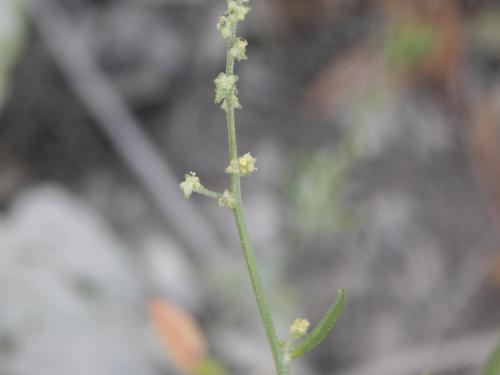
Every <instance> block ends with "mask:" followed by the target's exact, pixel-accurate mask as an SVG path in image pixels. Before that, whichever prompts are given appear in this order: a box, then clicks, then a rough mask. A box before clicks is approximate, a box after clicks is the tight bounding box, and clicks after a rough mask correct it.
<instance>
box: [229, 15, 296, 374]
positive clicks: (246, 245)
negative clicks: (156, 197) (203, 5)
mask: <svg viewBox="0 0 500 375" xmlns="http://www.w3.org/2000/svg"><path fill="white" fill-rule="evenodd" d="M235 39H236V23H234V24H232V25H231V36H230V37H229V38H228V50H227V60H226V74H227V75H232V74H234V63H235V59H234V57H233V56H231V54H230V53H229V49H230V48H231V46H232V44H233V43H234V41H235ZM226 105H227V108H226V120H227V136H228V150H229V161H230V162H231V161H234V160H237V159H238V145H237V141H236V127H235V116H234V95H228V97H227V98H226ZM240 178H241V177H240V174H238V173H232V174H231V194H232V196H233V198H234V200H235V206H234V208H233V213H234V218H235V221H236V226H237V228H238V235H239V237H240V243H241V247H242V249H243V254H244V256H245V260H246V263H247V268H248V273H249V276H250V281H251V284H252V289H253V292H254V294H255V298H256V300H257V306H258V308H259V313H260V317H261V319H262V323H263V325H264V329H265V331H266V336H267V340H268V341H269V345H270V347H271V351H272V355H273V359H274V362H275V366H276V371H277V373H278V375H287V374H288V373H289V371H288V366H287V364H286V363H285V359H284V355H283V352H282V349H281V348H280V345H279V341H278V337H277V336H276V330H275V328H274V323H273V319H272V317H271V313H270V310H269V305H268V302H267V299H266V296H265V293H264V286H263V284H262V281H261V278H260V275H259V272H258V268H257V262H256V259H255V253H254V251H253V248H252V245H251V242H250V237H249V234H248V229H247V226H246V222H245V215H244V213H243V205H242V200H241V183H240Z"/></svg>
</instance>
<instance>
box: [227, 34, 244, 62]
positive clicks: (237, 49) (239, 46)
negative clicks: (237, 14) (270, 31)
mask: <svg viewBox="0 0 500 375" xmlns="http://www.w3.org/2000/svg"><path fill="white" fill-rule="evenodd" d="M247 46H248V42H247V41H246V40H245V39H243V38H237V39H236V40H235V41H234V43H233V45H232V47H231V48H230V49H229V54H230V55H231V56H232V57H234V58H235V59H236V61H243V60H247V59H248V57H247V55H246V50H247Z"/></svg>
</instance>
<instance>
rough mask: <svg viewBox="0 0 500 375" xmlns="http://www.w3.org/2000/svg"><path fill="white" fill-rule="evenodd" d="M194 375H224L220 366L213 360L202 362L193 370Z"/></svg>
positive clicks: (224, 372)
mask: <svg viewBox="0 0 500 375" xmlns="http://www.w3.org/2000/svg"><path fill="white" fill-rule="evenodd" d="M195 374H196V375H226V371H225V370H224V368H223V367H222V365H221V364H220V363H219V362H218V361H217V360H215V359H213V358H208V359H205V360H204V361H202V362H201V363H200V364H199V365H198V366H197V367H196V370H195Z"/></svg>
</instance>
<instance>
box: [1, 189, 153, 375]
mask: <svg viewBox="0 0 500 375" xmlns="http://www.w3.org/2000/svg"><path fill="white" fill-rule="evenodd" d="M123 250H124V249H123V246H122V245H121V244H120V243H118V242H117V241H116V240H115V239H114V238H113V236H112V235H111V234H110V232H109V230H108V229H107V226H106V223H104V222H103V221H102V220H101V218H100V217H99V216H98V215H96V214H95V213H94V212H92V211H91V210H89V209H88V208H87V207H85V206H84V205H83V204H82V203H81V202H79V201H77V200H76V199H74V198H72V197H71V196H70V195H69V194H68V193H66V192H64V191H63V190H60V189H59V188H55V187H42V188H37V189H35V190H32V191H30V192H27V193H25V194H23V195H21V196H19V197H18V199H17V200H16V201H15V202H14V204H13V205H12V207H11V208H10V210H9V212H8V213H7V214H5V215H4V216H3V217H2V218H1V219H0V301H2V308H1V309H0V373H2V374H10V373H15V374H37V375H44V374H47V375H49V374H50V375H58V374H61V375H63V374H75V375H79V374H82V375H83V374H93V375H100V374H102V375H112V374H116V375H123V374H154V371H153V369H152V367H151V365H150V362H151V360H150V358H149V354H148V352H147V342H145V341H147V339H146V335H145V332H144V330H143V328H144V326H145V324H144V321H145V314H144V313H143V312H142V311H141V310H142V309H141V308H140V307H141V306H142V305H143V304H141V303H140V288H139V285H138V282H137V278H136V276H135V272H134V269H133V267H132V266H131V264H129V263H128V262H127V259H126V253H125V252H124V251H123Z"/></svg>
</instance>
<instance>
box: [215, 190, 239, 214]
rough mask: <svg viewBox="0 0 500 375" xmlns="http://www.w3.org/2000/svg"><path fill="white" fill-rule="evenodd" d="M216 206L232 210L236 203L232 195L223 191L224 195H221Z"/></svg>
mask: <svg viewBox="0 0 500 375" xmlns="http://www.w3.org/2000/svg"><path fill="white" fill-rule="evenodd" d="M218 204H219V207H223V208H228V209H230V210H232V209H234V207H235V204H236V202H235V200H234V197H233V195H232V194H231V193H230V192H229V190H227V189H226V190H224V193H222V195H221V196H220V198H219V201H218Z"/></svg>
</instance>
